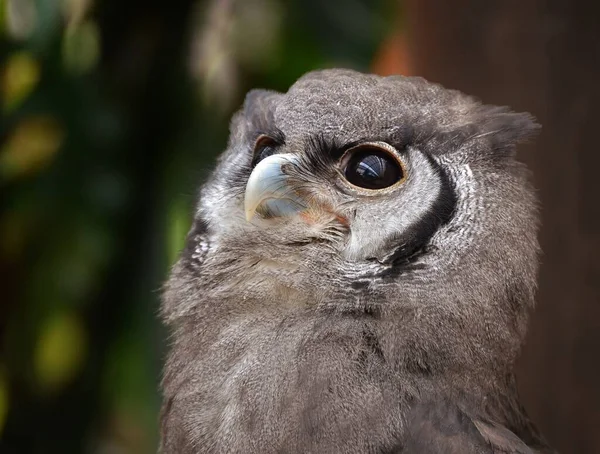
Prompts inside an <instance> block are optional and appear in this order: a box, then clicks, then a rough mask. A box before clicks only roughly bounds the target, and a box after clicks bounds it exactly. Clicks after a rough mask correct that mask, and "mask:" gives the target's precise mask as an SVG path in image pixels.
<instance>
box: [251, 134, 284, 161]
mask: <svg viewBox="0 0 600 454" xmlns="http://www.w3.org/2000/svg"><path fill="white" fill-rule="evenodd" d="M253 144H254V146H253V148H252V153H253V156H252V164H251V166H252V167H254V166H256V164H258V163H259V162H260V161H262V160H263V159H265V158H267V157H268V156H271V155H273V154H275V153H277V151H278V149H279V147H281V146H282V145H284V144H285V135H284V134H283V132H282V131H281V130H280V129H278V128H273V129H270V130H268V131H257V132H256V134H255V135H254V140H253Z"/></svg>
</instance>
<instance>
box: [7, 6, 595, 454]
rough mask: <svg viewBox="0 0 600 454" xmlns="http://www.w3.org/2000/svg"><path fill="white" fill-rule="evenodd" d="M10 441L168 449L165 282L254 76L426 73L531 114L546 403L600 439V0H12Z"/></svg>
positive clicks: (536, 410) (575, 444)
mask: <svg viewBox="0 0 600 454" xmlns="http://www.w3.org/2000/svg"><path fill="white" fill-rule="evenodd" d="M0 65H1V66H0V109H1V115H2V116H1V121H0V194H1V196H0V276H1V281H0V282H1V284H2V291H1V293H0V453H55V452H56V453H59V452H60V453H67V454H68V453H80V452H85V453H150V452H155V451H156V443H157V433H158V430H157V420H158V409H159V405H160V397H159V393H158V383H159V380H160V367H161V362H162V359H163V355H164V351H165V347H166V345H167V343H168V338H167V335H166V333H165V332H164V331H163V330H162V328H161V326H160V323H159V321H158V319H157V308H158V301H159V295H160V287H161V285H162V282H163V281H164V279H165V277H166V274H167V272H168V269H169V266H170V264H171V263H173V261H174V260H175V258H176V255H177V252H178V250H179V248H180V247H181V245H182V242H183V238H184V236H185V233H186V231H187V228H188V226H189V222H190V214H191V212H192V204H193V201H194V196H195V192H196V188H197V186H198V185H199V183H200V182H201V181H202V179H203V178H204V176H205V175H206V174H207V173H208V172H209V171H210V169H211V167H212V165H213V161H214V158H215V156H216V155H217V154H218V153H219V152H220V151H221V150H222V149H223V148H224V147H225V144H226V140H227V126H228V122H229V117H230V115H231V113H232V112H233V111H234V110H235V109H236V108H237V107H238V106H239V104H240V103H241V100H242V99H243V95H244V93H245V92H246V91H247V90H248V89H250V88H253V87H263V88H271V89H276V90H282V91H284V90H286V89H287V87H288V86H289V85H290V84H291V83H293V82H294V80H295V79H296V78H297V77H299V76H300V75H301V74H303V73H304V72H306V71H309V70H311V69H317V68H323V67H334V66H342V67H351V68H354V69H358V70H363V71H372V72H377V73H380V74H392V73H400V74H406V75H421V76H424V77H426V78H428V79H430V80H432V81H436V82H440V83H442V84H444V85H446V86H447V87H450V88H457V89H460V90H463V91H465V92H467V93H469V94H473V95H476V96H478V97H480V98H481V99H483V100H484V101H485V102H488V103H494V104H501V105H510V106H512V107H513V108H515V109H516V110H520V111H530V112H532V113H533V114H534V115H535V116H536V117H537V118H538V120H539V121H540V123H542V125H543V132H542V134H541V135H540V137H539V138H538V139H537V140H536V141H535V142H532V143H531V144H529V145H527V146H525V147H523V148H522V149H521V150H520V157H521V159H523V160H524V161H525V162H527V163H528V165H529V166H530V167H531V169H532V170H533V174H534V177H533V178H534V182H535V185H536V187H537V188H538V190H539V195H540V198H541V200H542V206H543V210H542V220H543V228H542V231H541V234H540V240H541V243H542V246H543V249H544V256H543V259H542V260H543V263H542V268H541V275H540V290H539V293H538V302H539V305H538V310H537V312H536V314H535V315H534V317H533V319H532V323H531V330H530V333H529V337H528V343H527V345H526V347H525V350H524V354H523V356H522V358H521V360H520V363H519V376H518V378H519V383H520V387H521V391H522V395H523V399H524V401H525V403H526V406H527V408H528V410H529V412H530V414H531V415H532V417H533V418H534V419H535V420H536V421H537V423H538V425H539V426H540V427H541V428H542V430H543V431H544V433H545V434H546V436H547V438H548V439H549V440H550V441H551V442H552V443H553V444H554V445H555V446H556V447H557V448H558V449H559V450H560V451H561V452H563V453H597V452H600V432H599V431H598V429H599V428H600V260H599V259H598V255H599V253H600V200H599V199H600V179H599V178H597V176H596V174H597V172H598V168H600V153H599V151H598V145H597V144H596V136H597V132H596V131H597V125H598V124H599V123H600V114H599V113H598V111H597V110H596V106H597V105H598V103H599V102H600V88H599V85H598V81H600V11H599V7H598V6H596V5H595V2H593V1H582V0H578V1H568V0H555V1H551V0H547V1H541V0H521V1H516V0H515V1H504V0H490V1H485V2H483V1H478V0H455V1H446V0H404V1H394V0H378V1H368V0H347V1H344V2H335V1H333V2H320V1H317V0H309V1H302V0H293V1H286V2H284V1H278V0H243V1H242V0H237V1H234V0H213V1H200V0H171V1H169V2H165V1H164V0H145V1H143V0H129V1H127V0H96V1H93V0H0Z"/></svg>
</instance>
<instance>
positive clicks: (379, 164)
mask: <svg viewBox="0 0 600 454" xmlns="http://www.w3.org/2000/svg"><path fill="white" fill-rule="evenodd" d="M342 169H343V172H344V176H345V177H346V180H348V182H349V183H350V184H352V185H354V186H358V187H360V188H364V189H371V190H377V189H384V188H387V187H390V186H392V185H394V184H395V183H397V182H399V181H400V180H402V179H403V178H404V169H403V167H402V164H401V163H400V161H399V160H398V158H396V157H395V156H394V155H393V154H392V153H391V152H390V151H387V150H386V149H384V148H381V147H379V146H375V145H360V146H358V147H355V148H353V149H351V150H348V151H347V152H346V155H345V156H344V157H343V158H342Z"/></svg>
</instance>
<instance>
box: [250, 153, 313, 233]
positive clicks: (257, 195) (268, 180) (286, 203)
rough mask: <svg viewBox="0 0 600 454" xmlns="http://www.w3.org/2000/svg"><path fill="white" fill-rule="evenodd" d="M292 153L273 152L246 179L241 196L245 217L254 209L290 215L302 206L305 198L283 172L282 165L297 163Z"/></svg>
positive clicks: (297, 159)
mask: <svg viewBox="0 0 600 454" xmlns="http://www.w3.org/2000/svg"><path fill="white" fill-rule="evenodd" d="M298 163H299V158H298V157H297V156H295V155H292V154H275V155H271V156H269V157H267V158H265V159H263V160H262V161H260V162H259V163H258V164H257V165H256V167H255V168H254V170H253V171H252V173H251V174H250V178H249V179H248V183H247V184H246V194H245V196H244V209H245V211H246V220H247V221H248V222H250V221H251V220H252V218H253V217H254V215H255V214H256V213H257V212H258V213H259V214H261V215H263V216H264V217H269V218H271V217H282V216H291V215H294V214H297V213H299V212H300V211H302V210H304V209H306V202H305V201H304V200H303V199H302V198H301V197H300V196H299V195H298V194H297V193H296V192H295V191H294V189H293V188H292V187H290V185H289V177H288V175H286V174H285V173H284V172H283V167H284V166H286V165H297V164H298Z"/></svg>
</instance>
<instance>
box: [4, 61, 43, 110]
mask: <svg viewBox="0 0 600 454" xmlns="http://www.w3.org/2000/svg"><path fill="white" fill-rule="evenodd" d="M40 72H41V71H40V65H39V63H38V62H37V60H36V59H35V58H33V56H32V55H31V54H30V53H28V52H17V53H14V54H12V55H11V56H10V57H8V59H7V60H6V66H5V68H4V71H3V73H2V89H1V90H2V97H3V105H2V108H3V110H4V112H8V111H11V110H13V109H14V108H16V107H18V105H19V104H20V103H21V101H23V100H24V99H25V98H26V97H27V96H28V95H29V94H30V93H31V92H32V91H33V90H34V89H35V87H36V86H37V84H38V82H39V81H40Z"/></svg>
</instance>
